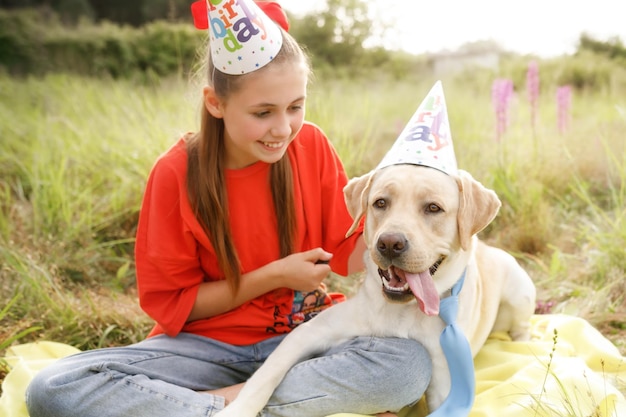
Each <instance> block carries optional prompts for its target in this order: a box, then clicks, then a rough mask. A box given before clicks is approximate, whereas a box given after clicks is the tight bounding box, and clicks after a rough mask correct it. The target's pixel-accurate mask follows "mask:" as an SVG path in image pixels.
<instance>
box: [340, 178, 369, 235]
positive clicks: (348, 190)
mask: <svg viewBox="0 0 626 417" xmlns="http://www.w3.org/2000/svg"><path fill="white" fill-rule="evenodd" d="M373 176H374V171H371V172H369V173H367V174H365V175H362V176H360V177H355V178H352V179H351V180H350V181H348V183H347V184H346V186H345V187H343V196H344V199H345V200H346V207H348V212H349V213H350V216H352V218H353V219H354V222H353V223H352V226H350V229H349V230H348V232H347V233H346V237H348V236H350V235H351V234H352V233H354V230H355V229H356V228H357V227H358V225H359V222H360V221H361V218H362V217H363V216H364V215H365V210H367V195H368V193H369V188H370V184H371V181H372V177H373Z"/></svg>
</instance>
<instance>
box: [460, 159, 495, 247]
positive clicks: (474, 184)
mask: <svg viewBox="0 0 626 417" xmlns="http://www.w3.org/2000/svg"><path fill="white" fill-rule="evenodd" d="M457 183H458V185H459V212H458V215H457V219H458V225H459V239H460V241H461V248H463V250H467V249H468V248H469V246H470V242H471V239H472V236H473V235H475V234H476V233H478V232H480V231H481V230H483V229H484V228H485V227H487V225H488V224H489V223H491V222H492V221H493V219H495V217H496V215H497V214H498V210H500V206H501V205H502V203H501V202H500V199H499V198H498V196H497V195H496V193H495V192H494V191H493V190H489V189H487V188H485V187H484V186H483V185H482V184H481V183H480V182H478V181H476V180H475V179H474V178H473V177H472V176H471V175H470V173H469V172H466V171H463V170H459V176H458V178H457Z"/></svg>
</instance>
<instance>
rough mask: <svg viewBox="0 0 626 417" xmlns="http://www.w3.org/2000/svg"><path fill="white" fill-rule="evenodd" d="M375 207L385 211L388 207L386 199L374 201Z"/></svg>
mask: <svg viewBox="0 0 626 417" xmlns="http://www.w3.org/2000/svg"><path fill="white" fill-rule="evenodd" d="M374 207H375V208H379V209H384V208H385V207H387V201H386V200H385V199H384V198H379V199H378V200H376V201H374Z"/></svg>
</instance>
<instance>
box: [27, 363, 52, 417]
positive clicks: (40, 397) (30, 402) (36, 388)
mask: <svg viewBox="0 0 626 417" xmlns="http://www.w3.org/2000/svg"><path fill="white" fill-rule="evenodd" d="M45 371H46V370H45V369H44V370H42V371H40V372H39V373H38V374H37V375H35V377H34V378H33V380H32V381H31V382H30V384H29V385H28V387H27V388H26V396H25V401H26V408H27V409H28V414H29V415H30V417H45V416H53V415H59V413H57V411H58V410H56V411H55V403H56V398H55V395H54V394H52V393H51V391H52V390H51V389H50V384H49V376H48V375H47V373H46V372H45Z"/></svg>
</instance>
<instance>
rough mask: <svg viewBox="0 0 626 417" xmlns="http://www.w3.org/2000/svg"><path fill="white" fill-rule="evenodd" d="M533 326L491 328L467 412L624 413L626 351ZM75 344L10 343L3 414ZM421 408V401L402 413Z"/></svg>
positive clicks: (551, 318)
mask: <svg viewBox="0 0 626 417" xmlns="http://www.w3.org/2000/svg"><path fill="white" fill-rule="evenodd" d="M532 332H533V337H532V340H531V341H530V342H512V341H511V340H510V339H508V337H506V336H504V335H498V334H494V335H492V337H491V338H490V339H489V340H488V341H487V343H486V344H485V346H484V347H483V348H482V350H481V351H480V352H479V353H478V355H477V356H476V358H475V360H474V364H475V367H476V400H475V404H474V407H473V409H472V412H471V414H470V417H492V416H506V417H538V416H541V417H544V416H593V417H616V416H626V399H625V397H624V394H622V392H626V386H625V385H624V383H625V381H626V363H625V362H624V359H625V358H624V357H622V356H621V355H620V353H619V351H618V349H617V348H616V347H615V346H614V345H613V344H612V343H611V342H610V341H608V340H607V339H606V338H605V337H604V336H602V334H601V333H600V332H598V331H597V330H596V329H594V328H593V327H592V326H591V325H590V324H589V323H588V322H586V321H585V320H583V319H580V318H577V317H572V316H567V315H536V316H533V318H532ZM555 332H556V333H555ZM75 352H77V350H76V349H75V348H73V347H70V346H67V345H63V344H59V343H54V342H38V343H29V344H24V345H18V346H13V347H11V348H10V349H9V350H8V351H7V356H6V357H5V360H6V361H7V362H8V363H9V366H10V367H11V372H10V373H9V374H8V375H7V377H6V378H5V380H4V382H3V383H2V396H1V397H0V417H28V414H27V412H26V409H25V406H24V391H25V389H26V386H27V385H28V383H29V381H30V380H31V378H32V377H33V375H34V374H35V373H36V372H37V371H38V370H40V369H42V368H43V367H44V366H46V365H48V364H50V363H51V362H53V361H54V360H56V359H57V358H60V357H63V356H67V355H69V354H72V353H75ZM423 415H425V414H424V405H423V403H420V404H419V405H418V406H416V407H414V408H413V409H405V410H403V411H402V412H401V413H400V416H401V417H421V416H423ZM333 417H358V415H356V414H347V413H343V414H335V415H334V416H333Z"/></svg>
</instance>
